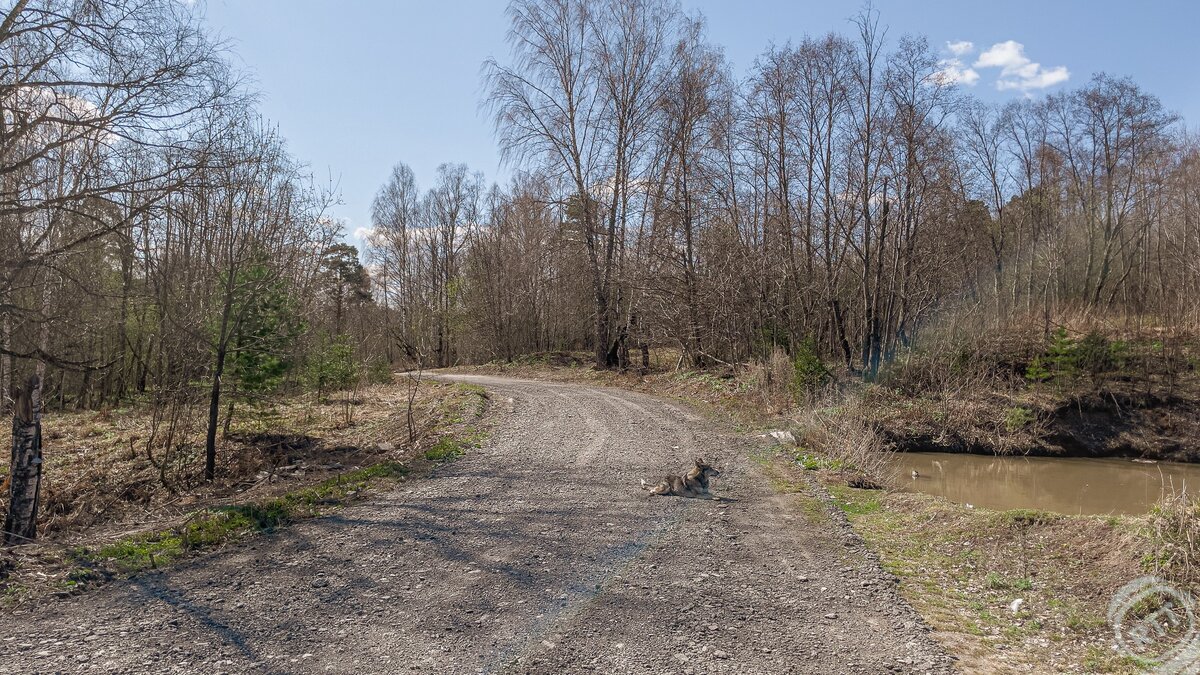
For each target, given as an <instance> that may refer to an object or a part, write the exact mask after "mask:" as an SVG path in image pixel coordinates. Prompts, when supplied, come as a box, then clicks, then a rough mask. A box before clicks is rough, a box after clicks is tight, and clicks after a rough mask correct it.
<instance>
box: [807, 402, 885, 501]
mask: <svg viewBox="0 0 1200 675" xmlns="http://www.w3.org/2000/svg"><path fill="white" fill-rule="evenodd" d="M861 405H862V404H861V403H859V402H854V403H847V404H844V405H839V406H835V407H828V408H813V409H810V410H807V411H805V412H804V413H803V415H802V416H801V417H800V418H799V419H797V420H796V423H797V433H796V438H797V440H798V442H799V444H800V445H801V446H803V447H807V448H812V449H814V450H816V451H817V452H820V453H821V454H822V455H824V456H825V457H827V458H829V464H830V465H831V466H837V467H839V469H840V470H841V473H842V474H843V475H845V476H846V478H847V480H848V481H849V482H857V483H860V484H872V485H878V486H890V485H892V484H893V483H894V482H895V475H894V471H893V469H892V466H893V465H892V452H893V451H892V449H891V447H890V446H889V445H888V443H887V442H886V441H885V440H884V439H883V437H882V436H881V435H880V434H879V432H878V431H876V430H875V428H874V427H873V426H872V425H871V424H870V423H869V422H868V417H867V415H866V413H865V411H863V410H862V409H861V407H860V406H861Z"/></svg>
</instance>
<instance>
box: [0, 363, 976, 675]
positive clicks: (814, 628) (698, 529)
mask: <svg viewBox="0 0 1200 675" xmlns="http://www.w3.org/2000/svg"><path fill="white" fill-rule="evenodd" d="M453 377H454V379H459V380H463V381H470V382H473V383H476V384H480V385H483V386H484V387H486V388H487V389H488V390H489V391H490V392H491V396H492V408H491V412H490V414H491V415H493V416H495V417H494V419H495V427H494V429H493V433H492V435H491V437H490V439H489V441H488V442H487V443H486V445H485V446H484V447H483V448H481V449H478V450H474V451H471V452H470V453H468V455H466V456H465V457H463V458H462V459H460V460H459V461H457V462H454V463H452V464H449V465H446V466H444V467H441V468H440V469H438V470H436V471H435V472H434V474H433V475H432V476H431V477H428V478H424V479H419V480H414V481H411V482H408V483H404V484H402V485H401V486H400V487H399V488H398V489H396V490H395V491H393V492H390V493H384V494H378V495H376V496H374V497H372V498H371V499H370V500H369V501H367V502H364V503H361V504H357V505H354V506H348V507H346V508H343V509H340V510H338V511H337V512H336V513H334V514H332V515H330V516H328V517H323V518H319V519H314V520H310V521H306V522H302V523H299V524H297V525H295V526H292V527H289V528H286V529H285V530H282V531H280V532H278V533H276V534H274V535H269V536H262V537H257V538H255V539H253V540H252V541H251V542H250V543H248V544H245V545H241V546H236V547H233V548H231V549H229V550H226V551H223V552H220V553H216V554H212V555H209V556H204V557H200V558H196V559H194V560H192V561H190V562H187V563H184V564H182V565H179V566H177V567H174V568H172V569H170V570H169V571H166V572H159V573H152V574H143V575H140V576H138V577H136V578H133V579H131V580H127V581H121V582H116V583H113V584H110V585H108V586H106V587H105V588H102V589H100V590H97V591H94V592H91V593H86V594H84V595H82V596H79V597H76V598H70V599H66V600H59V601H53V602H50V603H49V604H46V605H44V606H42V607H40V608H38V609H35V610H33V611H31V612H26V613H22V614H11V613H9V614H5V615H3V616H0V636H2V638H0V672H3V673H35V672H37V673H46V672H95V673H99V672H105V673H109V672H111V673H143V672H172V673H175V672H179V673H184V672H186V673H220V672H229V673H240V672H253V673H267V672H270V673H293V672H305V673H307V672H335V673H412V672H424V673H509V672H512V673H576V672H600V673H626V672H636V673H822V674H831V673H889V672H900V673H910V672H919V673H926V672H934V673H943V672H949V671H951V670H952V662H951V661H950V660H949V659H948V658H947V657H946V656H945V655H944V654H943V653H942V651H941V650H940V649H939V647H938V646H937V645H936V644H935V643H934V642H933V641H932V640H931V639H930V637H929V636H928V633H927V629H926V626H925V625H924V624H923V623H922V622H921V620H920V618H919V617H918V616H917V615H916V614H915V613H914V612H913V610H912V609H911V608H910V607H909V606H908V605H907V604H906V603H905V602H904V601H903V600H901V599H900V598H899V596H898V595H897V593H896V592H895V590H894V586H893V583H892V579H891V577H890V576H888V575H887V574H885V573H884V572H883V571H881V570H880V568H879V566H878V563H877V561H876V559H875V558H874V556H873V555H872V554H870V553H869V552H868V551H867V550H866V549H865V548H864V547H863V546H862V544H861V542H860V541H859V540H858V539H857V538H856V537H855V536H854V535H853V534H852V533H851V532H850V530H849V528H848V526H847V525H846V524H845V522H844V520H843V519H840V518H838V517H837V514H834V515H832V516H830V517H817V518H815V519H814V518H813V517H812V515H811V513H806V512H805V511H804V509H802V508H801V504H800V500H799V499H798V498H797V497H795V496H789V495H786V494H778V493H776V492H775V491H774V490H772V489H771V487H770V486H769V484H768V481H767V480H766V478H765V477H764V475H763V474H762V470H761V468H760V467H759V466H758V465H757V464H756V463H754V462H753V461H752V460H751V459H749V455H750V454H751V453H752V451H753V450H754V448H755V447H756V446H755V443H754V442H753V441H751V440H748V439H745V438H742V437H739V436H734V435H731V434H727V433H723V432H722V431H720V430H717V429H714V428H713V425H712V424H710V423H709V422H707V421H705V420H703V419H701V418H699V417H698V416H696V415H695V414H693V413H691V412H690V411H688V410H685V409H683V408H682V407H679V406H676V405H674V404H672V403H668V402H666V401H663V400H660V399H656V398H653V397H649V396H644V395H639V394H635V393H630V392H625V391H620V390H616V389H606V388H596V387H585V386H579V385H567V384H550V383H541V382H529V381H521V380H510V379H502V378H494V377H482V376H453ZM696 455H701V456H703V457H704V458H705V459H708V460H710V461H711V462H712V463H714V464H715V465H716V466H718V467H719V468H720V469H721V470H722V476H721V477H719V478H717V479H716V480H715V482H714V488H713V492H714V494H717V495H720V496H722V497H724V498H725V499H723V500H721V501H713V500H700V499H679V498H663V497H650V496H648V495H647V493H645V492H643V491H641V490H640V489H639V488H638V485H639V479H641V478H646V479H648V480H649V479H656V478H657V477H659V476H661V475H662V474H664V473H667V472H682V471H683V470H685V469H686V468H687V467H688V463H689V460H690V458H692V457H694V456H696ZM810 511H811V509H810Z"/></svg>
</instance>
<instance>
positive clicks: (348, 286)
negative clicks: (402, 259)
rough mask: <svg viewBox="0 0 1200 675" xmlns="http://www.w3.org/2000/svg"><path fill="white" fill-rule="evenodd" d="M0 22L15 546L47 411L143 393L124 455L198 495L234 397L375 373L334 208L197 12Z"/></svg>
mask: <svg viewBox="0 0 1200 675" xmlns="http://www.w3.org/2000/svg"><path fill="white" fill-rule="evenodd" d="M0 13H2V14H0V391H2V392H4V394H5V397H4V399H3V402H4V406H3V407H4V409H5V410H7V411H10V412H12V413H13V416H14V422H13V452H12V455H11V458H12V463H11V467H10V470H11V478H10V483H9V485H10V488H11V492H10V501H9V509H8V510H7V512H6V515H7V520H6V523H5V532H6V533H7V536H6V539H7V540H8V541H9V542H10V543H11V542H20V541H24V540H26V539H28V538H31V537H33V536H34V535H35V534H36V530H35V528H34V520H35V519H34V514H35V513H36V512H37V509H38V499H39V489H38V488H39V484H40V483H39V479H40V475H41V469H42V455H41V444H42V430H41V423H40V422H41V414H42V412H43V410H46V409H53V408H55V407H65V406H71V407H97V408H99V407H113V406H118V405H122V404H124V403H127V402H129V401H130V400H132V399H133V398H139V399H141V400H143V401H145V402H147V403H148V404H149V405H150V406H151V408H152V410H153V414H152V422H151V425H150V427H149V428H148V429H145V430H142V431H141V432H140V433H139V435H137V436H136V437H135V438H134V439H132V440H130V446H131V450H133V451H134V452H136V453H137V454H144V455H145V456H146V457H148V458H150V459H151V460H152V461H155V462H160V463H178V464H180V465H186V464H188V463H192V465H193V466H194V467H195V470H194V472H193V473H194V474H195V475H196V478H197V479H199V478H200V477H201V476H203V477H205V478H208V479H212V478H213V477H214V475H215V474H216V472H217V471H218V469H219V467H218V466H217V465H216V454H217V453H216V448H217V445H218V443H219V435H220V433H221V430H222V427H223V428H224V429H225V430H228V428H229V427H228V425H229V420H230V417H231V416H232V415H233V414H234V411H235V403H236V402H238V401H242V402H245V401H255V400H256V399H257V398H258V397H261V396H263V395H264V394H266V393H269V392H273V391H276V390H278V389H279V388H281V387H285V386H288V385H289V384H292V385H296V384H301V383H303V384H308V385H311V386H312V387H313V388H317V389H320V388H322V387H327V388H334V387H339V386H346V382H347V381H348V380H349V379H351V377H352V376H356V374H357V373H358V372H362V371H364V370H366V369H369V368H370V367H371V366H370V364H369V363H368V362H367V360H366V358H365V357H362V358H358V357H357V356H356V355H355V354H354V353H353V350H354V346H355V345H354V344H353V340H352V339H351V338H350V337H348V336H347V334H348V333H349V332H350V330H349V328H348V322H349V316H350V312H351V308H352V306H354V305H355V304H356V303H361V302H363V301H364V299H365V297H366V296H367V292H368V291H367V289H366V278H365V276H364V274H363V271H362V265H361V264H360V262H359V260H358V252H357V250H355V249H354V248H353V247H351V246H347V245H345V244H342V243H340V236H341V232H340V227H339V226H338V224H337V223H336V222H334V221H332V220H331V219H330V218H328V217H327V216H326V213H325V211H326V207H327V206H328V205H329V204H330V202H331V200H332V196H331V195H330V193H329V191H328V190H327V189H322V188H321V187H319V186H317V185H314V183H313V181H312V180H311V179H310V177H309V176H308V174H307V173H306V171H305V170H304V169H303V167H302V165H301V164H300V163H299V162H298V161H297V160H296V159H294V158H293V157H292V156H291V155H290V154H289V153H288V151H287V148H286V146H285V143H284V141H283V139H281V138H280V137H279V136H278V135H277V133H276V132H275V131H274V130H273V128H272V127H271V126H270V125H269V123H267V122H265V121H264V120H263V119H262V118H261V116H260V115H259V113H258V112H257V110H256V108H255V96H254V92H253V90H252V89H251V88H250V87H248V86H247V85H246V83H245V82H244V77H243V76H242V75H241V74H240V73H238V72H237V71H236V70H235V69H233V68H232V67H230V65H229V61H228V59H227V54H226V46H225V45H224V44H223V43H221V42H220V41H217V40H214V39H213V37H211V36H210V35H208V34H207V33H206V32H205V30H204V28H203V17H202V16H201V15H200V14H199V13H198V10H197V8H196V7H195V6H193V4H192V3H183V2H177V1H176V0H87V1H86V2H77V1H76V0H16V2H13V3H7V6H6V8H5V9H2V10H0ZM387 368H388V367H387V366H384V367H383V368H382V370H383V371H385V372H386V371H387ZM135 446H136V447H135Z"/></svg>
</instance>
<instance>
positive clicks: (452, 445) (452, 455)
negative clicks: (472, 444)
mask: <svg viewBox="0 0 1200 675" xmlns="http://www.w3.org/2000/svg"><path fill="white" fill-rule="evenodd" d="M465 452H466V449H465V448H464V447H463V444H462V443H459V442H458V441H457V440H455V439H453V438H451V437H449V436H443V437H441V438H439V439H438V442H437V443H435V444H434V446H433V447H432V448H429V449H428V450H426V451H425V459H427V460H429V461H431V462H449V461H451V460H453V459H457V458H459V457H460V456H462V454H463V453H465Z"/></svg>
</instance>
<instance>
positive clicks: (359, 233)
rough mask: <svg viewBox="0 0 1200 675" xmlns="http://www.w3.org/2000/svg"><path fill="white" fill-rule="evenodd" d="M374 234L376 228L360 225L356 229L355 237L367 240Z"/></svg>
mask: <svg viewBox="0 0 1200 675" xmlns="http://www.w3.org/2000/svg"><path fill="white" fill-rule="evenodd" d="M373 234H375V230H373V229H371V228H369V227H359V228H355V230H354V238H355V239H358V240H359V241H366V240H367V239H369V238H370V237H371V235H373Z"/></svg>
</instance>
